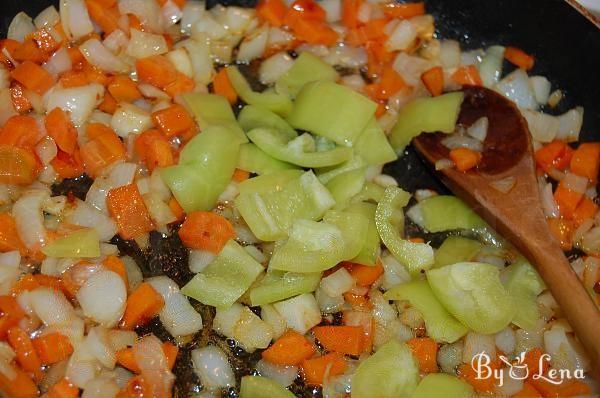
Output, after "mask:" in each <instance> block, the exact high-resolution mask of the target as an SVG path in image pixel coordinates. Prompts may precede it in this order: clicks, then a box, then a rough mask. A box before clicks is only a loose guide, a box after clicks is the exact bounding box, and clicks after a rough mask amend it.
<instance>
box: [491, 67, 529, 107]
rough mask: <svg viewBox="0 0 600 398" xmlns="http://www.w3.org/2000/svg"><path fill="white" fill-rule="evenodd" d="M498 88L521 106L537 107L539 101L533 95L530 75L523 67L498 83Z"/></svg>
mask: <svg viewBox="0 0 600 398" xmlns="http://www.w3.org/2000/svg"><path fill="white" fill-rule="evenodd" d="M496 90H497V91H498V92H499V93H501V94H502V95H504V96H505V97H506V98H508V99H509V100H511V101H513V102H514V103H516V104H517V106H518V107H519V108H523V109H536V108H537V107H538V103H537V102H536V100H535V97H534V95H533V90H532V88H531V84H530V82H529V76H527V72H525V71H524V70H523V69H516V70H515V71H514V72H512V73H510V74H509V75H508V76H506V77H505V78H504V79H502V80H500V81H499V82H498V84H497V85H496Z"/></svg>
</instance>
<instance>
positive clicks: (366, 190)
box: [352, 181, 385, 203]
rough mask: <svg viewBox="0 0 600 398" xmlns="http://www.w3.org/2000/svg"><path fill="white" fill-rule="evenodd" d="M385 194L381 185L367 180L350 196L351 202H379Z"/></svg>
mask: <svg viewBox="0 0 600 398" xmlns="http://www.w3.org/2000/svg"><path fill="white" fill-rule="evenodd" d="M384 194H385V189H384V188H383V187H382V186H381V185H377V184H375V183H374V182H370V181H367V182H366V183H365V186H364V187H363V189H362V190H361V191H360V192H359V193H358V195H356V196H355V197H354V198H352V202H374V203H379V202H381V199H382V198H383V195H384Z"/></svg>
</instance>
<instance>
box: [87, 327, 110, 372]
mask: <svg viewBox="0 0 600 398" xmlns="http://www.w3.org/2000/svg"><path fill="white" fill-rule="evenodd" d="M85 345H86V348H87V350H88V351H89V352H90V353H91V354H92V355H93V356H94V357H95V358H96V359H97V360H98V361H99V362H100V363H101V364H102V365H104V366H105V367H106V368H108V369H112V368H114V367H115V363H116V361H117V358H116V354H115V350H114V348H113V347H112V345H111V343H110V340H109V338H108V331H107V330H106V329H105V328H103V327H101V326H96V327H93V328H91V329H90V331H89V332H88V334H87V336H86V337H85Z"/></svg>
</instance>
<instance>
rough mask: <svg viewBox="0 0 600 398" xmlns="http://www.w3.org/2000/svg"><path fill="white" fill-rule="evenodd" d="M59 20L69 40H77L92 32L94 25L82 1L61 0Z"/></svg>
mask: <svg viewBox="0 0 600 398" xmlns="http://www.w3.org/2000/svg"><path fill="white" fill-rule="evenodd" d="M60 19H61V22H62V27H63V30H64V32H65V34H66V35H67V37H69V38H73V39H75V40H77V39H80V38H82V37H84V36H87V35H89V34H90V33H92V32H93V31H94V24H93V23H92V20H91V19H90V15H89V14H88V11H87V7H86V5H85V2H84V1H83V0H61V1H60Z"/></svg>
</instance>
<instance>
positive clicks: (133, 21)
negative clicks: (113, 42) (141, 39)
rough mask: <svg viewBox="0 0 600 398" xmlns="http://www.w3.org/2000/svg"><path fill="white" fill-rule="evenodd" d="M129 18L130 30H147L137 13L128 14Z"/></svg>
mask: <svg viewBox="0 0 600 398" xmlns="http://www.w3.org/2000/svg"><path fill="white" fill-rule="evenodd" d="M127 19H128V21H129V29H130V30H131V29H136V30H141V31H142V32H145V31H146V28H145V27H144V25H143V24H142V21H140V19H139V18H138V17H137V16H136V15H134V14H127Z"/></svg>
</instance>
